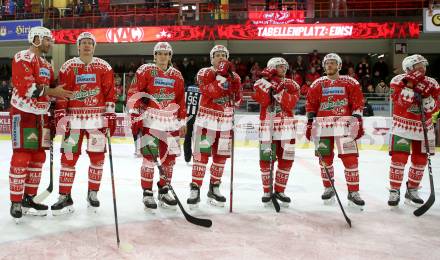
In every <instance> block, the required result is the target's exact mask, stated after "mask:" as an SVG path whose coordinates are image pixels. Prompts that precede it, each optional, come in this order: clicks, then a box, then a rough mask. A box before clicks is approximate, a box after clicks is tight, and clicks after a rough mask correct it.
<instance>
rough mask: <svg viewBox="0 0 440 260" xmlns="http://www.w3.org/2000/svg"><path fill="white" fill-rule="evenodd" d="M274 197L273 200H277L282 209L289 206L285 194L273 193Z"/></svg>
mask: <svg viewBox="0 0 440 260" xmlns="http://www.w3.org/2000/svg"><path fill="white" fill-rule="evenodd" d="M273 195H274V196H275V198H276V199H277V200H279V201H280V202H281V204H280V206H281V207H284V208H288V207H289V205H290V202H291V200H290V198H289V197H287V196H286V194H284V192H275V193H274V194H273Z"/></svg>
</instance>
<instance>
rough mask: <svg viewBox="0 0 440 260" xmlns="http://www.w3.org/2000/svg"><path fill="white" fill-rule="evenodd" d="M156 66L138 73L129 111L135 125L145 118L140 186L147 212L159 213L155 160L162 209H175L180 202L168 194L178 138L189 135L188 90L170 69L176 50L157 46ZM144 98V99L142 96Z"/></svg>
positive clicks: (169, 46) (176, 153)
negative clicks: (154, 187)
mask: <svg viewBox="0 0 440 260" xmlns="http://www.w3.org/2000/svg"><path fill="white" fill-rule="evenodd" d="M153 55H154V63H148V64H143V65H142V66H140V67H139V68H138V70H137V71H136V75H135V78H134V80H133V83H132V85H131V87H130V90H129V94H128V97H129V111H130V113H131V115H132V118H133V119H134V121H139V120H140V119H136V118H139V117H141V115H140V114H139V111H138V109H139V108H140V106H141V105H142V102H145V101H146V104H144V107H145V112H143V114H142V119H141V120H143V121H142V122H143V123H142V135H143V136H142V140H141V152H142V154H143V156H144V159H143V163H142V167H141V186H142V189H143V203H144V205H145V210H151V209H156V208H157V204H156V201H155V199H154V197H153V178H154V158H153V157H158V159H157V160H158V161H160V163H161V167H162V169H163V171H164V174H165V176H160V180H159V182H158V183H157V186H158V188H159V192H158V200H159V205H160V206H162V207H165V208H175V206H176V205H177V201H176V199H175V198H174V196H173V195H172V194H171V192H170V191H169V186H168V185H169V184H170V183H171V179H172V176H173V168H174V164H175V161H176V157H177V156H180V144H179V138H180V136H183V135H184V134H185V131H186V126H185V118H186V110H185V89H184V81H183V77H182V74H181V73H180V71H178V70H177V69H176V68H174V67H173V66H172V65H171V58H172V56H173V49H172V48H171V45H170V44H169V43H168V42H158V43H157V44H156V45H155V46H154V50H153ZM139 94H141V95H139Z"/></svg>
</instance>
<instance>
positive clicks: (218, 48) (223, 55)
mask: <svg viewBox="0 0 440 260" xmlns="http://www.w3.org/2000/svg"><path fill="white" fill-rule="evenodd" d="M209 56H210V58H211V64H212V65H213V66H214V67H217V66H218V64H219V62H220V61H223V60H228V59H229V51H228V49H227V48H226V47H225V46H223V45H215V46H214V47H213V48H212V49H211V52H210V53H209Z"/></svg>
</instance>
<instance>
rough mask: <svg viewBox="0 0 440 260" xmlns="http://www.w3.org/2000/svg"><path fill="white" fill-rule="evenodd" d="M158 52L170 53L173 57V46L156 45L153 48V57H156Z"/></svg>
mask: <svg viewBox="0 0 440 260" xmlns="http://www.w3.org/2000/svg"><path fill="white" fill-rule="evenodd" d="M158 51H168V52H169V53H170V56H172V55H173V48H171V45H170V44H169V43H168V42H158V43H156V45H154V48H153V55H156V52H158Z"/></svg>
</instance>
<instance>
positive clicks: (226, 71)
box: [217, 60, 232, 78]
mask: <svg viewBox="0 0 440 260" xmlns="http://www.w3.org/2000/svg"><path fill="white" fill-rule="evenodd" d="M217 75H220V76H222V77H225V78H228V77H229V76H231V75H232V64H231V63H230V62H229V61H227V60H222V61H220V62H219V64H218V69H217Z"/></svg>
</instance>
